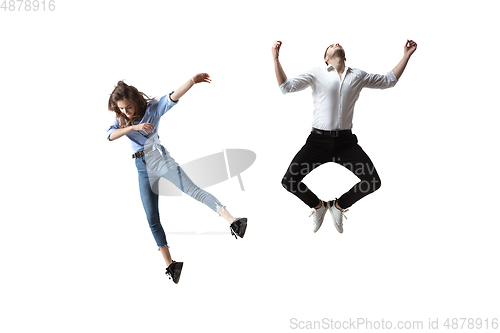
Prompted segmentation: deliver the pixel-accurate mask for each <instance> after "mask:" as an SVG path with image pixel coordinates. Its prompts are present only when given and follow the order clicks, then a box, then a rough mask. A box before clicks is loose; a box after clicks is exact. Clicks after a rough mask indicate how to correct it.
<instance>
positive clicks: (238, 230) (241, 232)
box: [229, 217, 247, 239]
mask: <svg viewBox="0 0 500 333" xmlns="http://www.w3.org/2000/svg"><path fill="white" fill-rule="evenodd" d="M229 229H230V230H231V235H233V236H234V238H236V239H238V237H236V235H238V236H239V237H241V238H243V236H245V231H246V230H247V218H246V217H239V218H237V219H236V220H234V221H233V223H231V225H230V226H229Z"/></svg>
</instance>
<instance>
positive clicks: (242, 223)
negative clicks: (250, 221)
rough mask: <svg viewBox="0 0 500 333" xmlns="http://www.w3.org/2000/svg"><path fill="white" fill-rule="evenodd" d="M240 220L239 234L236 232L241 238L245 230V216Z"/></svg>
mask: <svg viewBox="0 0 500 333" xmlns="http://www.w3.org/2000/svg"><path fill="white" fill-rule="evenodd" d="M240 221H241V224H240V230H241V231H240V234H241V235H240V234H238V236H240V237H241V238H243V236H245V232H246V231H247V218H246V217H243V218H241V219H240Z"/></svg>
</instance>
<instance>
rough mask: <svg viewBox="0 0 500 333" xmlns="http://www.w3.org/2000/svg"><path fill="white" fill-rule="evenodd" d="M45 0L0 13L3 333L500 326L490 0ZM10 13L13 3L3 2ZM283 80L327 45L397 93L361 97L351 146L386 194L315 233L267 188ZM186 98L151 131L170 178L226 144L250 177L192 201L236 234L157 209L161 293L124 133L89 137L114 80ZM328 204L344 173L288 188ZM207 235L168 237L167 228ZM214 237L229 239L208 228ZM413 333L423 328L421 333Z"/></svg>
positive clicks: (299, 132) (289, 107)
mask: <svg viewBox="0 0 500 333" xmlns="http://www.w3.org/2000/svg"><path fill="white" fill-rule="evenodd" d="M412 3H413V4H412V5H410V4H405V5H402V2H399V1H352V2H351V1H349V2H347V1H342V2H340V1H251V2H250V1H249V2H247V3H246V4H241V3H240V2H236V1H184V2H181V1H177V2H173V1H62V0H56V9H55V11H52V12H51V11H48V10H46V11H45V12H42V11H38V12H34V11H31V12H28V11H26V10H24V9H21V11H17V8H16V11H13V12H10V11H8V10H7V11H4V10H1V11H0V30H1V31H2V51H1V53H0V60H1V62H0V64H1V68H2V70H1V72H0V94H1V95H0V96H1V97H0V98H1V104H0V105H1V112H2V116H3V119H2V120H3V121H2V130H1V132H0V133H1V134H0V135H1V139H2V143H3V147H2V172H1V177H2V178H1V181H2V187H1V192H2V201H1V205H2V207H1V211H2V215H1V216H2V220H1V226H0V256H1V277H0V279H1V284H0V295H1V296H0V299H1V300H0V304H1V307H2V309H1V316H2V318H1V320H0V330H1V331H2V332H166V331H168V332H215V331H217V332H256V331H257V330H261V331H265V332H287V331H293V329H292V328H293V327H292V325H291V319H292V318H296V320H297V321H304V322H305V321H320V320H322V319H323V318H332V319H334V320H349V319H354V320H356V318H367V319H368V320H372V321H381V320H382V319H384V320H385V321H388V320H390V321H393V322H394V323H396V322H397V321H399V320H411V321H414V320H421V321H423V322H424V324H425V327H427V323H428V320H429V318H432V319H435V318H439V320H440V324H441V323H443V322H444V320H445V319H446V318H454V317H466V318H483V319H486V318H490V321H491V319H492V318H495V317H499V312H498V309H499V301H498V300H499V296H500V290H499V285H498V281H499V280H500V276H499V270H498V253H499V250H500V248H499V247H500V246H499V243H498V234H499V230H500V227H499V225H498V222H499V218H498V210H497V208H498V199H499V197H498V188H499V186H500V183H499V181H498V176H497V172H498V158H497V156H498V143H499V142H498V135H497V133H496V131H497V127H498V121H499V116H498V111H499V110H498V104H497V96H498V87H499V85H498V77H499V74H500V73H499V70H498V60H497V59H498V54H499V51H500V50H499V47H498V43H497V41H496V39H497V36H496V35H497V33H498V31H499V24H498V23H494V22H495V20H496V19H497V17H496V15H495V12H496V11H497V10H496V9H494V8H496V6H495V2H493V1H473V2H461V1H418V2H412ZM17 6H18V4H16V7H17ZM275 39H280V40H281V41H283V46H282V48H281V60H282V65H283V68H284V69H285V72H286V73H287V75H288V76H294V75H297V74H300V73H301V72H303V71H305V70H308V69H309V68H311V67H314V66H320V65H321V64H322V63H323V61H322V57H323V52H324V50H325V48H326V47H327V46H328V45H330V44H332V43H337V42H338V43H340V44H342V45H343V46H344V48H345V50H346V58H347V63H346V64H347V65H348V66H352V67H356V68H360V69H363V70H365V71H367V72H372V73H382V74H385V73H386V72H387V71H389V70H391V69H392V68H393V67H394V66H395V65H396V64H397V63H398V62H399V60H400V59H401V57H402V55H403V46H404V44H405V41H406V40H407V39H413V40H415V41H416V42H417V43H418V49H417V51H416V53H415V54H414V55H413V57H412V58H411V60H410V62H409V64H408V67H407V68H406V70H405V72H404V74H403V76H402V77H401V79H400V81H399V82H398V84H397V85H396V87H394V88H392V89H388V90H368V89H366V90H364V91H363V92H362V94H361V96H360V99H359V101H358V103H357V105H356V112H355V117H354V128H353V131H354V132H355V133H356V134H357V136H358V139H359V143H360V145H361V146H362V147H363V149H364V150H365V151H366V152H367V153H368V154H369V155H370V156H371V158H372V160H373V162H374V163H375V166H376V167H377V170H378V173H379V174H380V176H381V178H382V182H383V186H382V188H381V189H380V190H379V191H378V192H376V193H375V194H373V195H371V196H369V197H367V198H365V199H363V200H362V201H360V202H358V203H357V204H356V205H354V206H353V207H352V208H351V210H350V211H349V212H348V214H347V216H348V220H346V221H345V223H344V228H345V232H344V234H342V235H340V234H338V233H337V231H336V230H335V228H334V226H333V223H332V222H331V217H330V216H329V215H327V216H326V219H325V223H324V225H323V227H322V228H321V229H320V230H319V232H318V233H317V234H313V233H312V231H311V223H310V221H309V219H308V215H309V212H310V210H309V208H308V207H307V206H306V205H304V204H303V203H302V202H301V201H300V200H298V199H297V198H296V197H294V196H293V195H291V194H290V193H288V192H286V191H285V190H284V189H283V188H282V186H281V178H282V176H283V175H284V173H285V171H286V168H287V166H288V164H289V162H290V161H291V159H292V158H293V156H294V155H295V153H296V152H297V151H298V150H299V149H300V148H301V146H302V145H303V144H304V142H305V140H306V138H307V135H308V132H309V131H310V124H311V121H312V100H311V96H310V90H307V91H303V92H300V93H296V94H289V95H285V96H283V95H282V94H281V93H280V91H279V89H278V85H277V83H276V78H275V75H274V68H273V62H272V57H271V50H270V49H271V45H272V43H273V41H274V40H275ZM198 72H208V73H209V74H210V75H211V77H212V79H213V82H212V83H211V84H199V85H196V86H195V87H193V88H192V89H191V90H190V91H189V92H188V93H187V94H186V95H185V96H184V97H183V98H182V99H181V101H180V102H179V104H178V105H176V106H175V107H174V108H173V109H172V110H171V111H169V112H168V113H167V114H166V115H165V116H164V117H163V119H162V122H161V126H160V129H159V131H160V136H161V139H162V143H163V144H164V145H165V146H166V147H167V149H168V150H169V151H170V152H171V154H172V156H173V157H174V158H175V159H176V160H177V161H178V162H179V163H180V164H181V165H182V164H183V163H187V162H189V161H192V160H194V159H197V158H200V157H203V156H206V155H209V154H213V153H217V152H220V151H221V150H222V149H226V148H243V149H250V150H252V151H254V152H255V153H256V154H257V159H256V162H255V163H254V165H253V166H252V167H250V168H249V169H248V170H247V171H245V172H244V173H243V174H242V175H241V176H242V180H243V184H244V185H245V190H246V191H244V192H243V191H241V190H240V187H239V183H238V180H237V179H236V178H232V179H230V180H228V181H226V182H224V183H221V184H218V185H215V186H212V187H210V188H208V190H209V191H210V192H211V193H213V194H214V195H215V196H217V197H218V198H219V199H220V200H221V201H222V202H223V203H224V204H225V205H227V207H228V209H229V210H230V211H231V212H232V213H233V215H236V216H247V217H248V218H249V227H248V231H247V234H246V236H245V238H244V239H241V240H235V239H234V238H232V237H231V236H230V234H229V230H228V227H227V224H226V222H224V221H223V220H222V219H221V218H219V217H217V215H216V214H214V213H213V212H211V211H210V210H208V209H207V208H206V207H205V206H203V205H201V204H198V203H196V202H195V201H193V200H191V199H190V198H187V197H185V196H184V197H161V198H160V214H161V217H162V223H163V225H164V227H165V229H166V230H167V231H168V232H169V233H167V239H168V241H169V244H170V246H171V251H172V254H173V258H174V260H177V261H184V263H185V265H184V270H183V273H182V278H181V281H180V282H179V284H178V285H175V284H174V283H172V282H171V281H169V280H168V279H167V277H166V276H165V274H164V270H165V267H164V262H163V259H162V258H161V255H160V253H159V252H158V251H157V248H156V246H155V243H154V239H153V237H152V236H151V233H150V230H149V228H148V226H147V222H146V218H145V214H144V211H143V208H142V205H141V202H140V197H139V191H138V185H137V172H136V169H135V165H134V163H133V160H132V159H131V158H130V153H131V150H130V144H129V142H128V140H127V139H121V140H118V141H115V142H107V141H106V134H105V133H106V130H107V128H108V127H109V125H110V124H111V123H112V121H113V114H112V113H111V112H108V111H107V100H108V98H109V94H110V93H111V91H112V90H113V88H114V86H115V84H116V82H117V81H118V80H120V79H124V80H125V81H126V82H127V83H129V84H131V85H134V86H136V87H138V88H139V90H141V91H143V92H145V93H146V94H148V95H151V96H162V95H164V94H167V93H169V92H171V91H172V90H175V89H176V88H177V87H179V86H180V85H181V84H182V83H184V82H185V81H186V80H187V79H189V77H191V76H192V75H194V74H196V73H198ZM306 182H307V184H308V185H309V186H310V187H311V188H312V189H313V190H314V191H315V192H316V193H317V194H318V196H319V197H320V198H322V199H324V200H330V199H333V198H335V197H339V196H340V195H341V194H342V193H343V192H345V191H347V190H348V189H349V188H350V187H351V186H352V185H353V184H354V183H355V182H356V178H355V176H353V175H352V174H350V173H349V172H348V171H347V170H345V169H343V168H342V167H340V166H337V165H333V164H331V165H325V166H322V167H321V168H319V169H317V170H316V171H315V172H314V173H312V174H310V175H309V176H308V177H307V178H306ZM205 231H209V232H219V234H216V235H184V234H182V233H183V232H198V233H203V232H205ZM224 232H227V234H222V233H224ZM421 331H423V330H421Z"/></svg>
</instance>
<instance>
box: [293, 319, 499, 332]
mask: <svg viewBox="0 0 500 333" xmlns="http://www.w3.org/2000/svg"><path fill="white" fill-rule="evenodd" d="M289 328H291V329H293V330H395V329H397V330H424V329H425V330H471V331H477V330H492V331H499V324H498V318H486V317H485V318H463V317H462V318H428V319H427V320H395V321H394V320H386V319H384V318H381V319H378V320H372V319H368V318H349V319H346V320H335V319H333V318H322V319H320V320H302V319H299V318H290V322H289Z"/></svg>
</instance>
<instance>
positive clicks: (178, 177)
mask: <svg viewBox="0 0 500 333" xmlns="http://www.w3.org/2000/svg"><path fill="white" fill-rule="evenodd" d="M160 149H161V152H160V150H159V149H156V150H154V151H152V152H150V153H149V154H148V155H145V156H142V157H139V158H136V159H135V165H136V167H137V171H138V173H139V189H140V193H141V200H142V205H143V206H144V210H145V211H146V216H147V219H148V223H149V227H150V228H151V232H152V233H153V237H154V238H155V241H156V244H157V245H158V247H162V246H168V244H167V239H166V237H165V231H164V230H163V227H162V225H161V223H160V213H159V211H158V194H156V193H155V192H153V190H152V189H151V185H152V184H154V183H155V182H156V181H157V180H158V178H159V177H163V178H165V179H167V180H169V181H170V182H171V183H173V184H174V185H175V186H177V187H178V188H179V189H180V190H181V191H182V192H184V193H186V194H187V195H189V196H190V197H192V198H194V199H196V200H198V201H200V202H202V203H204V204H205V205H207V206H208V207H209V208H210V209H212V210H213V211H215V212H217V211H218V210H219V208H221V207H224V206H223V205H222V204H221V203H220V202H219V200H217V198H215V197H214V196H213V195H211V194H210V193H208V192H207V191H204V190H202V189H200V188H199V187H198V186H196V185H195V184H194V183H193V182H192V181H191V179H189V177H188V176H187V175H186V173H185V172H184V170H182V168H181V167H180V166H179V164H177V162H175V160H174V159H173V158H172V157H171V156H170V153H169V152H168V151H167V150H166V149H165V148H164V147H163V146H161V147H160Z"/></svg>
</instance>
